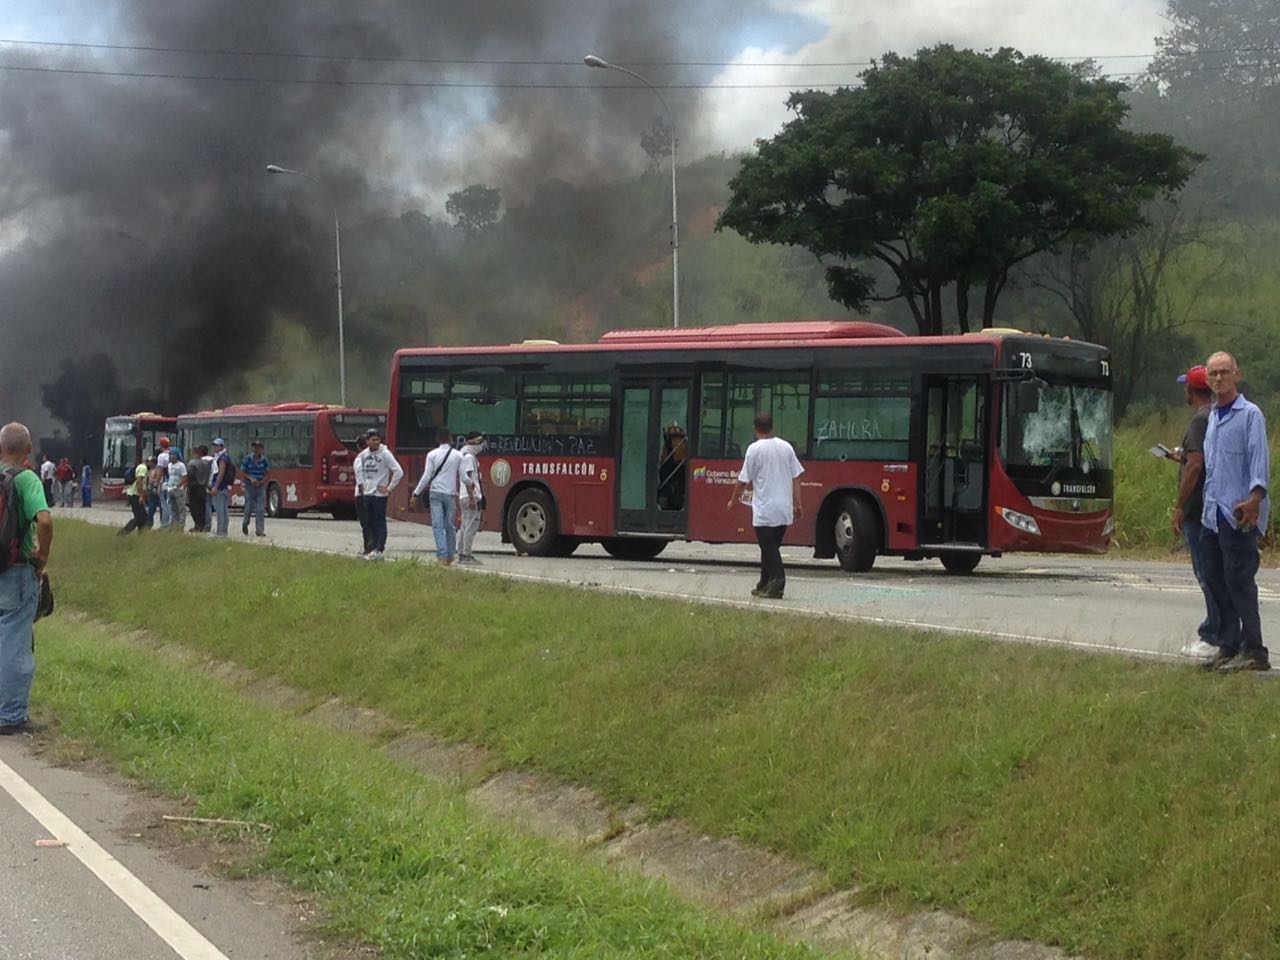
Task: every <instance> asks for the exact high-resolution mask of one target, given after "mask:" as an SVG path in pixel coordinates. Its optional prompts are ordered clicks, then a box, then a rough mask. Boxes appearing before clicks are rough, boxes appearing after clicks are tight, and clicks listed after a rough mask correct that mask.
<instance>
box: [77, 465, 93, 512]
mask: <svg viewBox="0 0 1280 960" xmlns="http://www.w3.org/2000/svg"><path fill="white" fill-rule="evenodd" d="M80 506H81V507H82V508H83V509H86V510H87V509H88V508H89V507H92V506H93V467H91V466H89V461H88V460H86V461H85V462H84V464H83V465H82V466H81V467H80Z"/></svg>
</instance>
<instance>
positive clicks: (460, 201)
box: [444, 183, 502, 235]
mask: <svg viewBox="0 0 1280 960" xmlns="http://www.w3.org/2000/svg"><path fill="white" fill-rule="evenodd" d="M444 209H445V212H446V213H447V214H449V216H451V217H453V219H454V222H455V223H456V224H457V225H458V226H460V227H461V228H462V229H463V230H465V231H466V232H467V234H468V235H474V234H477V233H479V232H480V231H482V230H485V229H487V228H489V227H491V226H493V225H494V224H495V223H497V222H498V211H499V210H501V209H502V191H501V190H498V189H496V188H494V187H486V186H485V185H484V184H483V183H473V184H472V185H471V186H469V187H467V188H466V189H465V190H459V191H458V192H457V193H451V194H449V199H448V200H446V201H445V205H444Z"/></svg>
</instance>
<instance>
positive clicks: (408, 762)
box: [383, 733, 493, 784]
mask: <svg viewBox="0 0 1280 960" xmlns="http://www.w3.org/2000/svg"><path fill="white" fill-rule="evenodd" d="M383 750H384V751H385V752H386V754H387V755H388V756H389V757H391V758H392V759H393V760H396V761H398V762H400V763H403V764H404V765H405V766H406V767H409V768H410V769H411V770H416V771H418V772H419V773H423V774H426V775H427V776H429V777H435V778H436V779H437V780H446V781H456V782H458V783H464V784H473V783H477V782H479V781H480V780H481V779H482V778H483V777H484V775H485V773H486V772H487V771H488V770H490V769H492V766H493V761H492V759H491V758H490V756H489V751H488V750H486V749H485V748H484V747H478V746H475V745H474V744H470V743H450V742H448V741H446V740H439V739H437V738H436V737H433V736H431V735H430V734H426V733H406V734H404V735H403V736H400V737H396V738H395V739H394V740H392V741H391V742H390V743H388V744H387V745H386V746H385V747H383Z"/></svg>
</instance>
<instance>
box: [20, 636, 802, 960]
mask: <svg viewBox="0 0 1280 960" xmlns="http://www.w3.org/2000/svg"><path fill="white" fill-rule="evenodd" d="M40 699H41V702H42V704H43V705H44V708H45V709H46V710H52V711H54V712H56V714H57V716H58V719H59V722H60V724H61V731H60V732H61V733H63V734H65V735H68V736H70V737H73V738H76V739H78V740H81V741H84V742H86V743H89V744H94V745H96V746H97V747H98V748H99V749H101V750H103V751H105V752H106V753H107V754H108V755H109V756H110V757H111V758H113V759H114V760H115V762H116V763H117V764H118V765H119V766H120V767H121V768H122V769H123V770H124V771H125V772H126V773H128V774H130V775H131V776H134V777H136V778H139V779H141V780H143V781H145V782H146V783H148V784H151V785H154V786H156V787H158V788H159V789H161V790H163V791H165V792H167V793H169V794H172V795H174V796H177V797H182V798H187V799H189V800H193V801H194V802H195V804H196V809H197V813H198V814H200V815H208V816H215V817H227V818H239V819H247V820H251V821H258V822H264V823H267V824H269V825H270V826H271V828H272V829H271V832H270V834H269V835H268V836H269V840H267V841H266V842H259V843H258V844H257V845H256V847H255V848H254V851H253V861H252V863H251V864H248V865H246V868H245V869H248V870H250V871H263V870H270V871H275V872H277V873H279V874H282V875H284V876H286V877H288V878H289V879H290V880H292V881H293V882H294V883H296V884H297V885H299V886H300V887H303V888H305V889H307V890H310V891H314V892H315V893H317V894H318V895H319V897H320V898H321V899H322V901H323V903H324V905H325V906H326V908H327V911H328V912H329V914H330V916H331V918H332V919H331V921H330V926H331V929H332V930H333V932H335V933H337V934H339V935H342V936H344V937H347V938H352V939H358V940H360V941H364V942H367V943H372V944H374V945H376V946H377V947H378V948H379V949H380V950H381V951H382V955H383V956H386V957H428V956H430V957H466V956H476V955H484V956H493V957H515V956H519V957H539V956H543V957H556V958H562V957H570V958H573V957H584V958H585V957H591V958H596V957H636V958H639V957H654V958H677V957H678V958H684V957H713V958H725V960H730V958H733V960H736V958H740V957H753V958H761V960H766V958H799V957H806V956H815V954H814V953H813V952H811V951H810V950H808V949H803V948H799V947H796V946H793V945H784V944H782V943H780V942H778V941H777V940H775V939H772V938H771V937H769V936H766V935H764V934H761V933H759V932H754V931H751V930H748V929H745V928H743V927H740V926H738V925H735V924H733V923H730V922H728V921H726V920H724V919H721V918H717V917H712V916H710V915H709V914H707V913H706V912H704V911H700V910H697V909H695V908H693V907H690V906H688V905H687V904H684V903H681V902H679V901H677V900H676V898H675V896H674V895H672V894H670V893H667V892H665V891H664V890H663V889H662V888H660V887H658V886H656V885H652V884H649V883H646V882H645V881H642V880H640V879H639V878H634V877H619V876H616V875H613V874H611V873H610V872H608V871H607V870H606V869H605V868H604V867H602V866H599V865H594V864H588V863H586V862H584V861H583V860H581V859H577V858H573V857H570V856H568V855H566V854H564V853H561V852H558V851H556V850H554V849H553V848H551V847H550V846H549V845H547V844H545V843H540V842H535V841H532V840H529V839H527V838H521V837H517V836H514V835H512V834H510V833H507V832H505V831H503V830H500V829H497V828H495V827H493V826H491V825H488V824H486V823H485V822H483V821H482V820H481V819H479V818H478V817H477V816H475V815H474V814H473V813H472V812H471V811H470V810H469V809H468V807H467V804H466V803H465V801H464V800H463V799H462V797H461V796H460V795H459V794H458V793H457V792H456V791H453V790H449V789H446V788H444V787H442V786H438V785H434V784H432V783H429V782H427V781H424V780H423V779H422V778H420V777H418V776H416V775H414V774H412V773H411V772H409V771H407V770H404V769H402V768H400V767H398V766H397V765H396V764H394V763H392V762H390V761H388V760H386V759H385V758H383V757H381V756H380V755H379V754H377V753H376V752H373V751H370V750H369V749H368V746H367V744H365V743H363V742H361V741H359V740H356V739H354V738H352V737H350V736H346V735H343V734H340V733H334V732H331V731H322V730H319V729H317V728H315V727H314V726H310V725H307V724H304V723H302V722H301V721H298V720H295V719H293V718H290V717H286V716H284V715H282V714H281V713H279V712H277V711H272V710H268V709H265V708H263V707H261V706H257V705H254V704H250V703H247V702H245V701H243V700H241V699H239V698H238V697H237V696H235V695H234V694H233V693H232V692H231V691H229V690H228V689H226V688H223V687H221V686H219V685H218V684H216V683H210V682H209V681H208V680H207V679H204V678H200V677H198V676H196V675H194V674H192V673H190V672H187V671H185V670H183V669H181V668H179V667H176V666H173V665H170V664H166V663H163V662H157V661H156V660H155V658H154V657H153V656H150V655H148V654H147V653H146V652H145V651H142V650H140V649H138V648H136V647H129V646H126V645H123V644H121V643H119V642H116V641H113V640H112V639H111V637H110V636H109V634H108V633H107V632H106V631H104V630H102V629H99V628H95V627H92V626H89V625H86V624H74V623H72V624H68V623H65V622H64V623H57V622H55V623H52V624H50V625H49V626H47V627H44V628H42V629H41V637H40Z"/></svg>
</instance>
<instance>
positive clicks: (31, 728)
mask: <svg viewBox="0 0 1280 960" xmlns="http://www.w3.org/2000/svg"><path fill="white" fill-rule="evenodd" d="M48 729H49V725H48V724H47V723H36V722H35V721H34V720H23V721H22V722H21V723H3V724H0V737H13V736H17V735H18V734H20V733H43V732H44V731H46V730H48Z"/></svg>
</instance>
